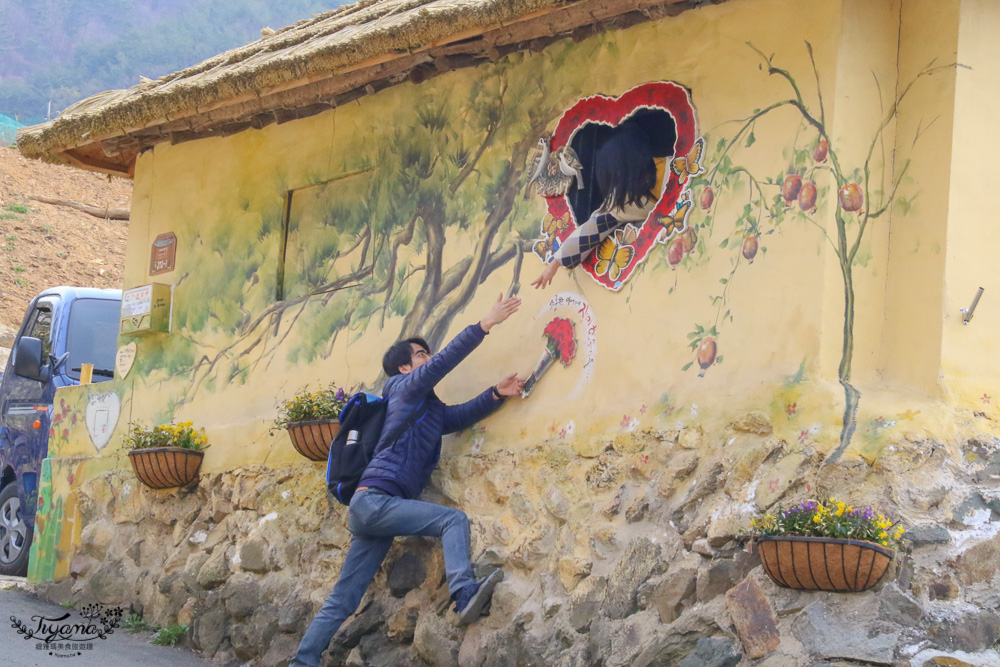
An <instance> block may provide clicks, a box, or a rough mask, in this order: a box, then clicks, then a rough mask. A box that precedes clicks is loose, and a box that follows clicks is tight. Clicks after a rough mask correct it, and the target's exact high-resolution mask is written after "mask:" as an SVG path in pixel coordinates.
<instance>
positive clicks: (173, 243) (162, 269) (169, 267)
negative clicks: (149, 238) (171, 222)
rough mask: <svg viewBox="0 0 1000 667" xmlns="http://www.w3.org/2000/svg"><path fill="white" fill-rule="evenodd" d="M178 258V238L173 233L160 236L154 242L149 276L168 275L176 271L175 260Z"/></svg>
mask: <svg viewBox="0 0 1000 667" xmlns="http://www.w3.org/2000/svg"><path fill="white" fill-rule="evenodd" d="M176 258H177V237H176V236H174V233H173V232H167V233H166V234H160V235H159V236H157V237H156V240H155V241H153V249H152V251H151V252H150V253H149V275H151V276H155V275H156V274H157V273H167V272H168V271H173V270H174V260H175V259H176Z"/></svg>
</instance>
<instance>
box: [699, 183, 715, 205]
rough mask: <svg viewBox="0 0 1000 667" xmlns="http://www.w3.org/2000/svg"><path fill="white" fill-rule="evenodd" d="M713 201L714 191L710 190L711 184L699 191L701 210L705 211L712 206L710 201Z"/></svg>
mask: <svg viewBox="0 0 1000 667" xmlns="http://www.w3.org/2000/svg"><path fill="white" fill-rule="evenodd" d="M714 201H715V193H714V192H712V186H708V187H706V188H705V189H704V190H702V191H701V198H700V199H699V202H700V203H701V208H702V210H705V211H707V210H708V209H710V208H712V202H714Z"/></svg>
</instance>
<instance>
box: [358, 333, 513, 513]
mask: <svg viewBox="0 0 1000 667" xmlns="http://www.w3.org/2000/svg"><path fill="white" fill-rule="evenodd" d="M485 336H486V332H484V331H483V329H482V327H480V326H479V324H478V323H477V324H473V325H472V326H469V327H466V328H465V329H463V330H462V331H461V332H460V333H459V334H458V335H457V336H455V338H454V339H452V341H451V342H450V343H448V345H446V346H445V348H444V349H443V350H441V351H440V352H438V353H437V354H435V355H434V356H433V357H431V359H430V360H429V361H428V362H427V363H425V364H424V365H423V366H421V367H419V368H417V369H416V370H414V371H413V372H412V373H401V374H399V375H393V376H392V377H390V378H389V379H388V380H386V383H385V386H384V387H383V388H382V396H383V398H386V399H388V401H389V406H388V411H387V412H386V417H385V425H384V426H383V427H382V438H383V440H380V441H379V443H378V445H376V447H375V455H374V457H372V461H371V463H369V464H368V467H367V468H366V469H365V472H364V474H363V475H362V476H361V482H360V484H359V486H368V487H373V488H377V489H381V490H383V491H385V492H386V493H389V494H391V495H393V496H397V497H400V498H408V499H414V498H416V497H417V496H419V495H420V492H421V491H423V490H424V487H425V486H427V482H428V481H430V478H431V473H432V472H433V471H434V467H435V466H436V465H437V462H438V459H439V458H440V457H441V436H442V435H446V434H448V433H454V432H455V431H461V430H462V429H465V428H468V427H470V426H472V425H473V424H475V423H476V422H477V421H479V420H480V419H482V418H484V417H486V416H487V415H489V414H490V413H491V412H493V411H494V410H496V409H497V408H498V407H499V406H500V404H501V403H502V402H503V401H502V400H500V399H498V398H496V397H495V396H494V395H493V388H492V387H490V388H489V389H487V390H486V391H484V392H483V393H481V394H480V395H479V396H477V397H475V398H474V399H472V400H471V401H468V402H466V403H462V404H461V405H445V404H444V403H442V402H441V399H439V398H438V397H437V396H436V395H435V394H434V386H435V385H436V384H437V383H438V382H440V381H441V379H442V378H443V377H444V376H445V375H447V374H448V373H449V372H450V371H451V370H452V369H453V368H455V366H457V365H458V364H459V363H460V362H461V361H462V360H463V359H465V358H466V357H467V356H469V353H470V352H472V351H473V350H474V349H476V348H477V347H478V346H479V344H480V343H482V342H483V338H484V337H485ZM411 415H414V423H413V425H412V426H410V427H409V428H408V429H407V430H406V432H405V433H404V434H403V435H402V437H400V438H399V439H398V440H397V441H396V442H395V443H392V444H388V445H387V443H386V442H385V439H387V436H388V435H389V434H390V433H392V432H393V431H394V430H396V428H397V427H398V426H399V425H400V424H402V423H405V422H406V421H407V420H408V419H409V418H410V416H411Z"/></svg>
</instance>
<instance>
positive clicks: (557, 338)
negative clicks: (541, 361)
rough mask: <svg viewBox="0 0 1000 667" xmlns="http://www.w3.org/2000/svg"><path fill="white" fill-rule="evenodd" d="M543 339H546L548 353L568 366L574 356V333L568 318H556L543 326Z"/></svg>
mask: <svg viewBox="0 0 1000 667" xmlns="http://www.w3.org/2000/svg"><path fill="white" fill-rule="evenodd" d="M544 335H545V337H546V338H547V339H548V349H549V353H550V354H551V355H552V356H553V357H555V358H556V359H558V360H559V361H561V362H562V363H563V365H564V366H569V364H570V362H571V361H573V357H575V356H576V333H575V331H574V330H573V322H572V320H570V319H569V318H568V317H556V318H553V320H552V321H551V322H549V323H548V324H547V325H545V331H544Z"/></svg>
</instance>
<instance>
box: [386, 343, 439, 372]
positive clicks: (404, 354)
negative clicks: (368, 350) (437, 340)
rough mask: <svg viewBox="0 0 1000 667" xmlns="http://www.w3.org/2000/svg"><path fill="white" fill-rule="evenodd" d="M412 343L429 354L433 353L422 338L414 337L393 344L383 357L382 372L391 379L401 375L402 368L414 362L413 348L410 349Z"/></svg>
mask: <svg viewBox="0 0 1000 667" xmlns="http://www.w3.org/2000/svg"><path fill="white" fill-rule="evenodd" d="M410 343H416V344H417V345H419V346H420V347H422V348H424V350H425V351H426V352H427V354H430V353H431V346H430V345H428V344H427V341H426V340H424V339H423V338H421V337H420V336H414V337H413V338H407V339H406V340H401V341H399V342H397V343H393V345H392V347H390V348H389V349H388V350H386V351H385V354H384V355H382V370H384V371H385V374H386V375H388V376H389V377H392V376H393V375H399V367H400V366H406V365H407V364H410V363H412V362H413V348H412V347H410Z"/></svg>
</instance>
